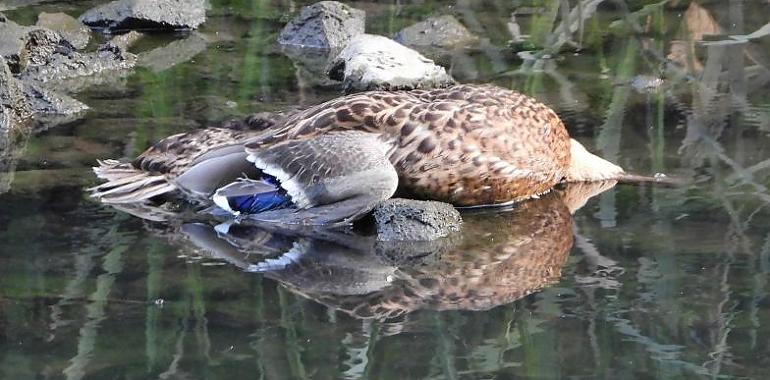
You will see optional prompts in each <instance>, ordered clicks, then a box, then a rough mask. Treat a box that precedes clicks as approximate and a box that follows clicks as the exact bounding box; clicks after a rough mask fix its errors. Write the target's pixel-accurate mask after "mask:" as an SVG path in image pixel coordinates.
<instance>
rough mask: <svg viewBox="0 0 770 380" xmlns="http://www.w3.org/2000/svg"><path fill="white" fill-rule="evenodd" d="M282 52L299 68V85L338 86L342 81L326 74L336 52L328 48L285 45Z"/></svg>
mask: <svg viewBox="0 0 770 380" xmlns="http://www.w3.org/2000/svg"><path fill="white" fill-rule="evenodd" d="M281 52H282V53H283V54H284V55H286V56H287V57H289V59H291V61H292V62H293V63H294V67H295V68H296V69H297V85H298V86H299V87H300V88H302V87H307V86H311V87H326V86H338V85H339V84H340V82H338V81H335V80H332V79H331V78H329V76H328V75H326V70H327V67H328V66H329V63H330V62H331V60H332V59H333V58H334V57H336V56H337V53H339V51H337V52H336V53H335V52H333V51H331V50H326V49H303V48H301V47H297V46H291V45H286V46H283V47H282V49H281Z"/></svg>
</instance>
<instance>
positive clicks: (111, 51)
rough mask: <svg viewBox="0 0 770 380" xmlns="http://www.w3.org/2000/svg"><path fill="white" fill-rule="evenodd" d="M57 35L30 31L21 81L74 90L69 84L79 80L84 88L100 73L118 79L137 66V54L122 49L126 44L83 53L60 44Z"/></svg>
mask: <svg viewBox="0 0 770 380" xmlns="http://www.w3.org/2000/svg"><path fill="white" fill-rule="evenodd" d="M57 36H58V34H57V33H55V32H51V31H45V30H35V31H32V32H30V41H31V42H30V43H28V46H29V47H30V49H29V54H28V59H27V65H26V67H25V68H24V70H23V72H21V74H20V75H19V76H20V78H21V79H23V80H25V81H29V82H35V83H38V84H45V85H46V86H48V87H51V88H55V89H59V90H64V91H70V92H72V91H74V89H73V88H71V86H69V85H67V84H66V82H67V81H68V80H71V79H75V78H78V82H79V83H78V84H77V85H76V87H77V88H78V89H79V88H82V85H83V83H88V82H89V80H90V79H89V80H80V78H82V77H93V76H95V75H97V74H107V75H109V76H115V72H117V71H126V70H128V69H131V68H133V67H134V65H135V64H136V55H134V54H132V53H129V52H127V51H126V50H125V48H123V47H122V46H125V43H123V41H119V42H112V41H111V42H107V43H105V44H103V45H101V46H99V47H98V48H97V50H96V51H95V52H91V53H80V52H77V51H75V49H74V47H72V45H70V44H69V43H66V41H64V40H59V41H58V42H57V40H56V39H57Z"/></svg>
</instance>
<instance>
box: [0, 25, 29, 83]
mask: <svg viewBox="0 0 770 380" xmlns="http://www.w3.org/2000/svg"><path fill="white" fill-rule="evenodd" d="M32 30H33V28H30V27H27V26H21V25H19V24H17V23H15V22H13V21H11V20H9V19H7V18H6V17H5V16H4V15H3V14H2V13H0V36H2V38H0V56H3V57H4V58H5V61H6V64H7V65H8V67H9V68H10V70H11V72H14V73H18V72H19V71H21V67H22V66H23V65H24V61H25V59H24V52H25V45H26V44H27V39H28V36H27V34H28V33H29V32H30V31H32Z"/></svg>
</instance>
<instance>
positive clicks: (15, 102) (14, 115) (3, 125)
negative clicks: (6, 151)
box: [0, 57, 32, 130]
mask: <svg viewBox="0 0 770 380" xmlns="http://www.w3.org/2000/svg"><path fill="white" fill-rule="evenodd" d="M0 111H2V115H0V129H4V130H9V129H10V124H11V123H12V122H19V121H22V120H24V119H27V118H29V117H30V116H31V115H32V112H31V111H30V109H29V107H28V106H27V104H26V103H25V102H24V89H23V86H22V84H21V82H19V81H18V80H17V79H16V78H14V76H13V74H12V73H11V69H10V68H9V67H8V64H7V63H6V62H5V59H3V57H0Z"/></svg>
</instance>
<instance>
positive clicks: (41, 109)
mask: <svg viewBox="0 0 770 380" xmlns="http://www.w3.org/2000/svg"><path fill="white" fill-rule="evenodd" d="M24 97H25V99H26V103H27V104H28V105H29V108H30V109H31V110H32V113H33V114H34V115H35V119H36V120H37V121H38V122H41V121H43V122H42V124H44V125H45V126H46V127H50V126H51V124H61V123H65V122H68V121H72V120H75V119H77V118H78V117H79V115H80V114H81V113H82V112H83V111H85V110H87V109H88V106H87V105H85V104H83V103H81V102H80V101H78V100H76V99H74V98H71V97H69V96H67V95H64V94H60V93H56V92H54V91H51V90H48V89H45V88H43V87H40V86H38V85H36V84H33V83H24ZM53 121H55V123H54V122H53Z"/></svg>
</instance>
